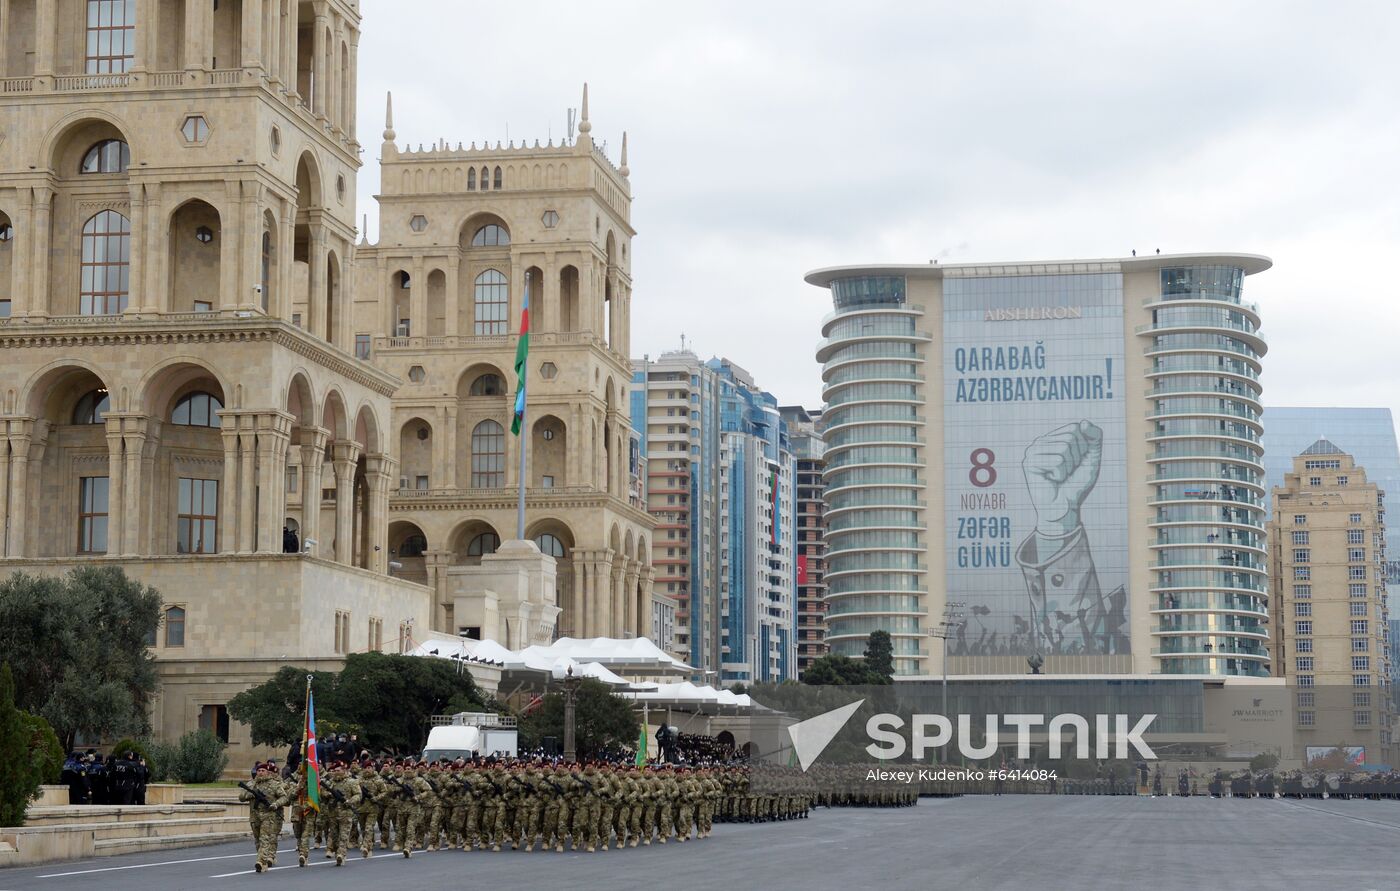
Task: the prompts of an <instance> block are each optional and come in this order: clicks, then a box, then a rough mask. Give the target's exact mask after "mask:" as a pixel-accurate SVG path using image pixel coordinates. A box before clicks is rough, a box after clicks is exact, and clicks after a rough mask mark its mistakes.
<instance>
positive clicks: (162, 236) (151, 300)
mask: <svg viewBox="0 0 1400 891" xmlns="http://www.w3.org/2000/svg"><path fill="white" fill-rule="evenodd" d="M143 188H144V189H145V193H146V194H145V199H146V208H145V216H146V220H145V222H146V235H145V244H146V250H145V254H146V256H145V257H144V258H143V259H142V261H141V264H142V265H141V267H140V269H141V274H142V276H143V277H142V278H136V276H135V274H134V273H135V272H136V271H137V267H136V266H135V265H133V267H132V273H133V275H132V278H131V282H132V286H133V287H139V288H140V289H141V311H142V312H143V313H146V314H148V315H149V314H154V313H158V312H161V311H163V310H164V309H165V308H166V307H167V306H169V301H167V300H166V299H165V291H166V287H167V282H166V280H165V277H164V275H163V272H164V269H165V255H166V253H167V252H168V251H169V244H168V240H167V238H166V228H165V225H164V223H165V221H164V219H163V216H164V209H163V207H162V205H161V186H160V183H158V182H152V183H145V184H143ZM135 259H136V258H135V256H133V257H132V260H133V263H134V261H135Z"/></svg>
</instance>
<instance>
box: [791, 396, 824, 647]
mask: <svg viewBox="0 0 1400 891" xmlns="http://www.w3.org/2000/svg"><path fill="white" fill-rule="evenodd" d="M781 412H782V416H783V421H784V422H785V423H786V424H787V427H788V439H789V440H790V441H791V443H792V453H793V457H794V458H795V459H796V460H797V546H796V547H797V558H796V562H797V568H796V573H797V672H798V674H799V675H801V673H802V672H804V671H806V670H807V667H808V666H809V665H811V664H812V662H813V660H815V659H820V658H821V657H822V656H824V655H826V582H825V563H826V519H825V517H826V502H825V501H824V500H823V499H822V493H823V492H824V491H825V490H826V484H825V482H824V481H823V479H822V470H823V469H824V468H825V467H826V460H825V457H824V449H825V445H824V443H823V442H822V433H821V412H820V411H808V410H807V409H805V408H803V407H801V406H784V407H783V408H782V409H781Z"/></svg>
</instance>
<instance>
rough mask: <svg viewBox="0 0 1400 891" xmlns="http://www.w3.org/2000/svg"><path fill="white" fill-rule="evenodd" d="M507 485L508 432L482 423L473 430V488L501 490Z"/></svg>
mask: <svg viewBox="0 0 1400 891" xmlns="http://www.w3.org/2000/svg"><path fill="white" fill-rule="evenodd" d="M505 484H506V430H505V428H504V427H502V426H501V425H500V424H498V423H496V422H495V421H482V422H481V423H480V424H477V425H476V429H474V430H472V488H473V489H499V488H500V487H502V486H504V485H505Z"/></svg>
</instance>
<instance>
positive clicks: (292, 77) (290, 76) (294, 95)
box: [278, 3, 306, 104]
mask: <svg viewBox="0 0 1400 891" xmlns="http://www.w3.org/2000/svg"><path fill="white" fill-rule="evenodd" d="M278 19H279V21H278V24H279V26H280V27H281V29H282V81H283V82H284V83H285V84H286V85H287V93H288V96H287V98H289V99H291V100H292V101H293V102H302V103H303V104H305V103H304V101H303V100H305V99H306V97H305V96H302V95H301V94H300V93H299V92H298V90H299V89H300V85H299V84H298V83H297V41H298V39H299V38H300V36H301V35H300V34H299V33H298V28H297V7H296V4H295V3H292V4H290V6H289V8H288V10H287V14H286V15H279V16H278Z"/></svg>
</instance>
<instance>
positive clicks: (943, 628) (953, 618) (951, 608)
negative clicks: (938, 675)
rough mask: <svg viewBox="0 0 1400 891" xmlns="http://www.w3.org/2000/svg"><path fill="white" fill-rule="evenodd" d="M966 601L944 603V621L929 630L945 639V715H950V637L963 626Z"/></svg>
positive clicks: (930, 632)
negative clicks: (963, 611)
mask: <svg viewBox="0 0 1400 891" xmlns="http://www.w3.org/2000/svg"><path fill="white" fill-rule="evenodd" d="M965 606H967V604H966V603H963V602H961V601H957V600H950V601H948V602H947V603H945V604H943V621H942V622H939V623H938V628H937V629H936V630H931V631H929V633H928V635H929V637H937V638H940V639H941V640H942V641H943V683H942V686H943V710H942V713H943V716H944V717H947V716H948V638H950V637H952V636H953V635H954V634H956V633H957V630H958V629H959V628H961V627H962V624H963V623H962V617H963V614H962V612H960V610H962V608H963V607H965Z"/></svg>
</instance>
